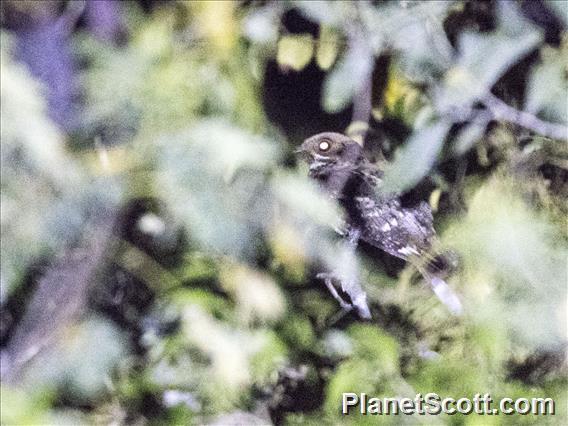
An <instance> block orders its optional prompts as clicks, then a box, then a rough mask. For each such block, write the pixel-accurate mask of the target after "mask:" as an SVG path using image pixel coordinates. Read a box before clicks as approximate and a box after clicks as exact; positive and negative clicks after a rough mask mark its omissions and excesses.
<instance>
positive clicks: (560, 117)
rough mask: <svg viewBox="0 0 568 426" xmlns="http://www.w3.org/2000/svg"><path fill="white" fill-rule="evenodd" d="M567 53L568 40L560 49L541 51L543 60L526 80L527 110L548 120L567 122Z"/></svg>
mask: <svg viewBox="0 0 568 426" xmlns="http://www.w3.org/2000/svg"><path fill="white" fill-rule="evenodd" d="M567 8H568V5H567ZM567 54H568V42H565V43H564V47H563V48H562V49H551V48H549V49H547V50H545V51H543V53H542V55H543V62H542V63H541V64H539V65H538V66H537V67H536V69H535V70H534V71H533V72H532V74H531V76H530V79H529V82H528V87H527V97H526V101H525V105H526V106H525V108H526V110H527V111H528V112H530V113H532V114H539V113H542V115H543V117H545V118H546V119H548V120H550V121H555V122H560V123H566V122H568V102H566V93H567V92H568V77H567V75H566V71H567V68H566V57H567V56H566V55H567Z"/></svg>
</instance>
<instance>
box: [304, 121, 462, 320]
mask: <svg viewBox="0 0 568 426" xmlns="http://www.w3.org/2000/svg"><path fill="white" fill-rule="evenodd" d="M296 153H297V154H298V155H300V156H301V158H302V159H303V160H304V161H305V162H306V163H307V164H308V170H309V171H308V176H309V177H310V178H311V179H313V180H314V181H316V182H317V183H318V184H319V185H320V187H321V188H322V189H323V191H324V192H325V193H327V194H328V195H329V196H330V197H331V198H332V199H334V200H335V201H336V202H337V203H338V204H339V205H340V206H341V207H342V209H343V211H344V213H345V219H344V224H343V227H342V229H341V231H340V233H341V234H342V235H343V236H344V237H345V240H346V241H347V243H348V244H349V246H351V247H352V248H353V249H355V248H356V247H357V244H358V242H359V241H364V242H365V243H367V244H369V245H371V246H373V247H376V248H379V249H381V250H382V251H384V252H386V253H388V254H389V255H391V256H394V257H397V258H399V259H403V260H405V261H407V262H410V263H411V264H413V265H414V266H415V267H416V268H417V269H418V271H420V273H421V274H422V276H423V277H424V278H425V280H426V281H427V282H428V283H429V285H430V286H431V287H432V289H433V291H434V293H435V294H436V296H437V297H438V298H439V299H440V300H441V301H442V302H443V303H444V304H445V305H446V306H447V307H448V308H449V310H450V311H451V312H453V313H454V314H460V313H461V311H462V305H461V302H460V300H459V298H458V297H457V295H456V294H455V293H454V292H453V291H452V290H451V289H450V287H449V286H448V285H447V283H446V282H445V281H444V280H443V278H442V277H441V276H440V274H438V273H437V272H438V271H439V270H440V269H441V267H440V264H444V263H445V264H449V265H451V264H452V263H455V259H454V258H453V256H451V255H446V254H442V253H439V254H438V255H434V254H433V253H432V250H433V249H434V248H435V247H437V246H438V239H437V235H436V231H435V229H434V226H433V215H432V210H431V208H430V206H429V204H428V203H426V202H424V201H421V202H419V203H418V204H417V205H415V206H411V207H407V206H403V204H402V203H401V198H400V194H397V193H386V192H382V191H381V188H382V182H383V180H382V178H383V171H382V170H381V169H380V168H379V167H378V166H377V165H375V164H373V163H371V162H370V161H369V160H368V159H367V158H366V157H365V155H364V152H363V147H362V146H361V145H360V144H359V143H357V142H356V141H355V140H353V139H351V138H350V137H348V136H346V135H343V134H341V133H335V132H324V133H319V134H317V135H314V136H312V137H310V138H308V139H306V140H305V141H304V142H303V143H302V145H301V146H300V147H299V149H297V150H296ZM444 256H446V259H444ZM318 277H319V278H322V279H324V280H325V283H326V285H327V287H328V288H329V289H330V291H331V292H332V294H333V296H334V297H335V298H336V299H338V300H339V302H340V305H341V306H342V307H343V308H344V309H350V308H356V310H357V312H358V313H359V316H361V317H362V318H370V312H369V309H368V307H367V304H366V300H364V298H363V297H362V296H361V293H360V292H362V290H359V289H358V285H356V284H354V283H348V284H346V283H341V286H342V288H343V290H344V292H346V293H347V294H348V295H349V296H350V297H351V298H352V299H353V294H354V295H355V296H357V298H358V300H355V301H354V300H352V301H351V303H349V302H346V301H345V300H343V299H342V298H341V297H340V296H339V295H338V294H337V291H335V289H334V288H333V285H332V279H333V278H334V274H333V273H322V274H318ZM335 278H337V277H335ZM353 289H355V290H353ZM346 290H347V291H346ZM349 290H351V291H349ZM350 293H353V294H350ZM364 294H365V293H364V292H363V295H364Z"/></svg>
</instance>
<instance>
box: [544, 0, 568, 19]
mask: <svg viewBox="0 0 568 426" xmlns="http://www.w3.org/2000/svg"><path fill="white" fill-rule="evenodd" d="M546 5H547V6H548V7H550V8H551V9H552V10H553V11H554V12H555V13H556V15H557V16H558V17H559V18H560V19H562V20H563V21H564V25H568V3H566V1H558V0H546Z"/></svg>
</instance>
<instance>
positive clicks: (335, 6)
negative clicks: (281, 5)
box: [292, 0, 346, 25]
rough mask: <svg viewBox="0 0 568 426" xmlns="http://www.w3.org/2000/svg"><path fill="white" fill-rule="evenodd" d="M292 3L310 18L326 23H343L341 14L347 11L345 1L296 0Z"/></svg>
mask: <svg viewBox="0 0 568 426" xmlns="http://www.w3.org/2000/svg"><path fill="white" fill-rule="evenodd" d="M292 4H293V5H294V7H297V8H298V9H299V10H300V11H301V12H302V14H303V15H304V16H306V17H307V18H308V19H311V20H312V21H315V22H319V23H321V24H326V25H339V24H341V22H342V16H341V14H342V12H344V11H345V5H346V3H345V2H338V1H329V0H313V1H304V0H294V1H293V3H292Z"/></svg>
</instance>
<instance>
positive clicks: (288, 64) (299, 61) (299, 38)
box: [276, 34, 314, 71]
mask: <svg viewBox="0 0 568 426" xmlns="http://www.w3.org/2000/svg"><path fill="white" fill-rule="evenodd" d="M313 54H314V40H313V38H312V36H311V35H310V34H294V35H287V36H284V37H282V38H281V39H280V40H279V41H278V53H277V55H276V60H277V61H278V64H279V65H280V66H281V67H283V68H291V69H293V70H294V71H301V70H302V69H303V68H304V67H305V66H306V65H308V64H309V62H310V61H311V59H312V56H313Z"/></svg>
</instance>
